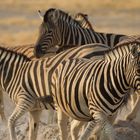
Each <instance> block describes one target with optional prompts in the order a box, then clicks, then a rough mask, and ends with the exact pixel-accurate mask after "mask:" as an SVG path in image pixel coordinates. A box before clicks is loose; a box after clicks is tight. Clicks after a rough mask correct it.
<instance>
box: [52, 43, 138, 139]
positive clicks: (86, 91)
mask: <svg viewBox="0 0 140 140" xmlns="http://www.w3.org/2000/svg"><path fill="white" fill-rule="evenodd" d="M51 85H53V86H51V88H52V90H51V91H52V94H53V96H54V101H55V103H56V105H57V106H59V108H60V109H62V111H63V112H64V113H65V114H67V115H68V116H70V117H72V118H74V119H77V120H80V121H91V123H89V125H88V126H87V129H86V130H85V133H84V135H83V136H81V137H80V138H81V139H82V140H85V139H87V136H89V133H90V132H91V131H89V130H91V129H93V128H94V129H95V130H96V126H97V128H98V131H99V132H101V131H102V130H103V131H104V132H105V133H104V134H107V135H108V139H109V140H114V133H113V129H112V126H111V124H110V123H109V122H108V117H109V116H112V115H113V114H114V113H115V112H116V111H117V110H118V109H119V108H120V107H121V106H122V105H123V104H124V103H125V101H126V98H127V96H128V95H129V92H130V89H131V88H132V89H134V90H137V91H140V42H139V41H138V40H134V41H132V42H128V43H124V44H122V45H119V46H117V47H116V48H113V49H112V50H110V51H108V52H106V53H105V55H104V56H103V58H101V59H98V60H94V61H93V60H88V59H69V60H65V61H63V62H62V63H61V64H59V66H58V67H57V68H56V70H55V72H54V74H53V76H52V79H51ZM98 131H96V132H95V133H97V132H98Z"/></svg>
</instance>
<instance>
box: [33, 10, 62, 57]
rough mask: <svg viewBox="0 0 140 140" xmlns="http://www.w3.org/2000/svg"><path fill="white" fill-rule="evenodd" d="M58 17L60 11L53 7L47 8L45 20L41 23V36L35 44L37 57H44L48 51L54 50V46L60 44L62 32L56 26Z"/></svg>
mask: <svg viewBox="0 0 140 140" xmlns="http://www.w3.org/2000/svg"><path fill="white" fill-rule="evenodd" d="M39 15H40V14H39ZM41 17H42V16H41ZM58 17H59V12H58V11H57V10H56V9H53V8H51V9H49V10H47V11H46V13H45V14H44V16H43V17H42V19H43V22H42V23H41V25H40V30H39V37H38V40H37V43H36V45H35V56H36V57H42V56H43V55H45V54H46V53H50V52H52V51H51V48H54V47H55V45H57V44H59V42H60V39H59V34H60V33H59V30H58V28H57V27H56V25H57V20H58Z"/></svg>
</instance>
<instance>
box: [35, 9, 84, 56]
mask: <svg viewBox="0 0 140 140" xmlns="http://www.w3.org/2000/svg"><path fill="white" fill-rule="evenodd" d="M82 16H83V15H82ZM80 19H81V18H80ZM84 19H86V17H85V16H84ZM82 20H83V18H82ZM84 21H85V20H84ZM80 23H81V22H80V21H79V19H78V20H76V19H74V18H73V17H72V16H70V15H69V14H68V13H65V12H64V11H62V10H59V9H49V10H48V11H46V13H45V14H44V16H43V22H42V24H41V26H40V32H39V37H38V41H37V43H36V46H35V55H36V56H37V57H41V56H43V55H44V54H46V53H48V52H50V50H51V49H52V48H54V47H55V46H56V45H57V46H58V47H57V49H59V48H62V47H63V46H65V47H67V46H76V45H77V43H75V37H73V31H72V29H73V28H82V25H81V24H80ZM82 23H83V22H82Z"/></svg>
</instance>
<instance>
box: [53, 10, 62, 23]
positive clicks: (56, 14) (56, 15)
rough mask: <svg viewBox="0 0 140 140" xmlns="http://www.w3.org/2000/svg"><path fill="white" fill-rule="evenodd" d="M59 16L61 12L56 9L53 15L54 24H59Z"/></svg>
mask: <svg viewBox="0 0 140 140" xmlns="http://www.w3.org/2000/svg"><path fill="white" fill-rule="evenodd" d="M59 16H60V11H59V10H58V9H56V10H55V11H54V12H53V15H52V20H53V22H54V23H57V21H58V19H59Z"/></svg>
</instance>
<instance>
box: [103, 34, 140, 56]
mask: <svg viewBox="0 0 140 140" xmlns="http://www.w3.org/2000/svg"><path fill="white" fill-rule="evenodd" d="M130 45H131V46H132V45H139V46H140V36H131V37H128V38H127V39H125V40H123V41H121V42H120V43H118V44H117V45H116V46H114V47H111V48H110V49H108V50H107V51H106V52H105V56H107V55H109V54H110V53H112V52H113V51H114V50H116V49H118V48H121V47H123V46H130Z"/></svg>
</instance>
